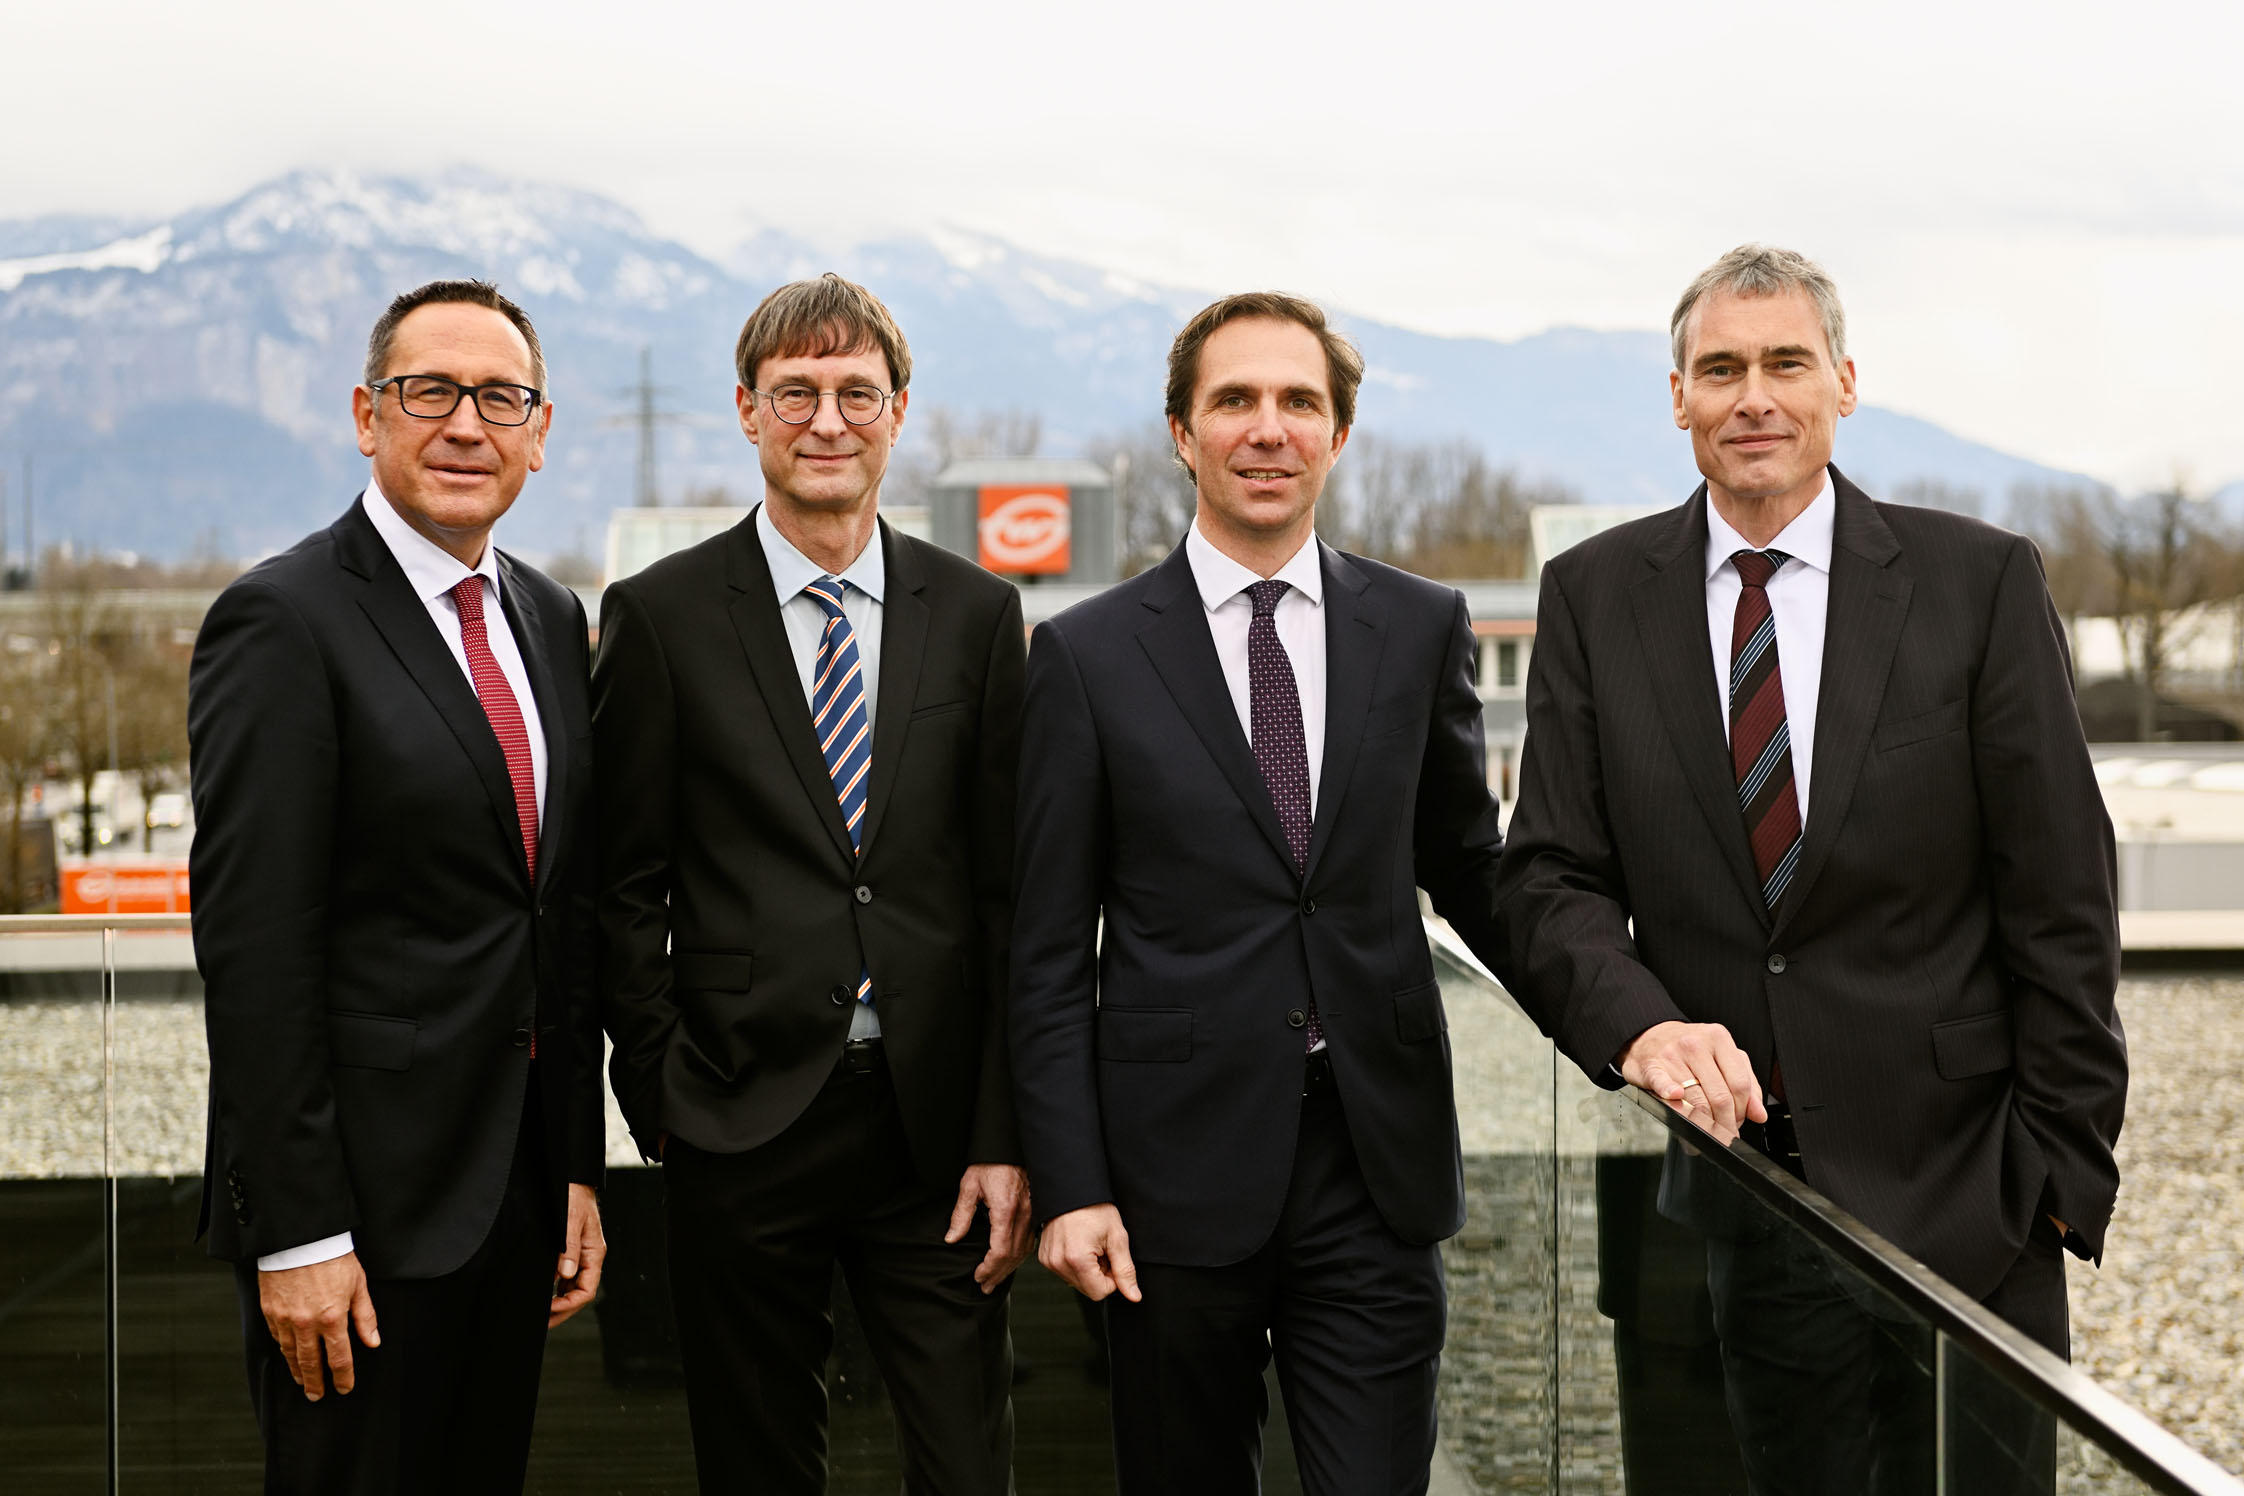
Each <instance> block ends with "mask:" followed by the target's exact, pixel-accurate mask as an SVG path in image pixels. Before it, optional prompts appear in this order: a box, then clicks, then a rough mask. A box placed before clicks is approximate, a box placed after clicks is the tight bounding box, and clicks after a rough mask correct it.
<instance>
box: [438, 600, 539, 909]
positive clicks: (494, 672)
mask: <svg viewBox="0 0 2244 1496" xmlns="http://www.w3.org/2000/svg"><path fill="white" fill-rule="evenodd" d="M452 601H453V602H455V603H457V604H459V608H460V643H461V644H462V645H464V646H465V647H466V651H467V661H468V674H469V675H471V676H473V677H474V679H475V697H476V700H478V701H480V702H482V703H483V715H484V716H486V717H488V718H490V719H491V731H492V732H494V733H496V734H497V735H498V739H499V749H500V751H501V752H503V753H504V754H506V773H507V778H509V779H511V780H513V781H514V816H515V819H516V820H517V821H519V822H521V825H522V858H523V864H524V866H525V867H526V868H527V869H528V870H529V874H530V879H531V881H532V882H536V881H537V876H538V779H537V770H536V768H535V766H534V765H533V764H532V763H531V760H530V730H529V728H528V727H527V726H525V725H524V724H523V721H522V708H521V707H520V706H519V705H517V704H516V702H515V699H514V692H513V690H512V689H511V688H510V687H509V686H508V685H507V683H506V672H504V671H502V670H501V669H499V662H498V661H497V660H496V659H494V658H492V656H491V639H490V635H489V634H488V633H487V632H486V631H485V629H484V627H483V578H482V577H480V576H473V577H469V578H468V579H467V580H466V581H464V582H462V583H460V584H459V585H458V586H457V587H454V588H453V589H452Z"/></svg>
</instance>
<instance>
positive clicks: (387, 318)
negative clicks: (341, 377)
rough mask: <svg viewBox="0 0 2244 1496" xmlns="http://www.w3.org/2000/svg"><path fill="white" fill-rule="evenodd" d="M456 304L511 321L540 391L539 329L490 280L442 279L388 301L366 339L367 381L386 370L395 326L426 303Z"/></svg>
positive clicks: (542, 362)
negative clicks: (526, 347) (482, 309)
mask: <svg viewBox="0 0 2244 1496" xmlns="http://www.w3.org/2000/svg"><path fill="white" fill-rule="evenodd" d="M445 303H458V304H459V305H462V306H480V307H489V308H490V309H491V310H492V311H494V312H497V313H499V314H500V315H502V316H504V317H505V318H506V320H507V321H509V322H511V323H513V324H514V328H515V331H517V332H519V333H521V334H522V341H523V342H525V343H528V344H529V345H530V383H531V384H533V385H535V386H537V388H538V390H539V391H540V392H541V393H542V392H543V391H544V389H545V349H544V348H542V347H541V346H539V343H538V330H537V329H536V328H535V327H532V326H531V325H530V314H529V313H528V312H525V311H524V310H522V308H520V307H518V306H516V305H515V304H514V303H513V302H511V301H509V300H507V298H506V297H504V296H501V295H500V294H499V288H498V287H497V286H494V285H492V284H491V283H490V282H489V281H479V280H441V281H430V282H429V283H428V284H427V285H425V286H422V287H421V288H419V289H418V290H414V291H408V292H406V293H405V294H404V295H403V296H400V297H398V298H397V300H395V301H393V302H391V303H390V304H389V309H388V310H386V311H384V312H383V313H382V315H381V316H380V317H379V318H378V319H376V321H375V323H374V331H373V332H372V333H370V334H368V335H367V339H366V382H367V383H368V384H372V383H373V382H374V381H375V380H377V379H380V378H382V377H383V375H384V374H385V373H386V372H387V371H388V369H389V362H390V345H391V344H392V343H394V342H396V341H397V325H398V324H399V323H400V322H403V321H404V320H405V319H406V317H407V316H408V315H410V314H411V313H413V312H417V311H419V310H420V309H421V308H422V307H425V306H438V305H442V304H445Z"/></svg>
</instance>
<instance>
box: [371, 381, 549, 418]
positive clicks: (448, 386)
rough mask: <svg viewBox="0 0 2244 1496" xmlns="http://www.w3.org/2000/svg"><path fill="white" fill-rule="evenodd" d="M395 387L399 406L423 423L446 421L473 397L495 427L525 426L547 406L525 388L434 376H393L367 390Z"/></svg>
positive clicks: (378, 392)
mask: <svg viewBox="0 0 2244 1496" xmlns="http://www.w3.org/2000/svg"><path fill="white" fill-rule="evenodd" d="M392 385H395V386H396V387H397V403H398V406H399V407H400V408H401V409H402V410H404V412H405V413H406V414H407V415H409V416H419V417H420V418H421V419H422V420H424V421H441V420H443V419H444V418H445V417H446V416H449V415H450V414H452V412H453V411H455V410H458V409H459V408H460V401H461V399H462V398H464V397H465V396H468V395H473V396H474V397H475V408H476V411H477V412H478V413H479V414H480V415H481V416H482V417H483V419H484V420H486V421H489V422H490V423H491V424H492V425H494V426H522V425H527V424H528V423H529V420H530V417H531V416H532V415H534V414H536V412H537V408H538V407H539V406H540V405H542V404H544V403H545V396H544V394H543V393H541V392H540V391H537V390H533V389H531V388H530V387H529V386H528V385H526V384H461V383H460V382H458V381H457V380H452V379H443V378H439V377H438V376H437V375H434V374H393V375H391V376H390V377H389V378H388V379H377V380H375V381H374V382H373V383H372V384H370V385H368V386H367V388H368V389H370V390H372V391H373V392H374V393H375V394H376V395H377V396H379V395H380V394H381V393H382V391H384V390H386V389H388V388H390V387H391V386H392Z"/></svg>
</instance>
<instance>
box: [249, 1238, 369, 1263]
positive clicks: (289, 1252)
mask: <svg viewBox="0 0 2244 1496" xmlns="http://www.w3.org/2000/svg"><path fill="white" fill-rule="evenodd" d="M354 1250H356V1249H355V1248H353V1247H352V1245H351V1234H350V1233H349V1232H348V1231H345V1232H342V1233H340V1234H338V1235H335V1236H323V1237H321V1238H320V1239H319V1240H318V1241H308V1242H306V1243H304V1245H302V1246H300V1247H289V1248H287V1249H286V1250H284V1251H279V1252H267V1253H266V1254H265V1255H264V1256H262V1257H260V1258H258V1259H257V1270H258V1271H259V1272H261V1273H279V1272H286V1271H287V1270H288V1269H290V1268H292V1267H310V1266H311V1265H312V1264H313V1263H315V1262H333V1261H334V1260H335V1259H336V1258H338V1257H345V1256H348V1255H349V1254H350V1253H351V1252H352V1251H354Z"/></svg>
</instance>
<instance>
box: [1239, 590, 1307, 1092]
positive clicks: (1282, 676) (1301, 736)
mask: <svg viewBox="0 0 2244 1496" xmlns="http://www.w3.org/2000/svg"><path fill="white" fill-rule="evenodd" d="M1291 585H1292V584H1291V583H1288V582H1278V581H1267V582H1254V583H1251V584H1250V585H1249V586H1248V587H1247V599H1248V601H1249V602H1251V603H1253V605H1254V621H1253V622H1252V623H1249V624H1248V625H1247V720H1248V721H1249V722H1251V723H1253V731H1252V732H1251V733H1250V734H1249V736H1250V737H1251V738H1252V740H1253V746H1254V761H1255V767H1256V768H1259V769H1260V770H1262V782H1263V783H1264V784H1266V785H1268V786H1269V787H1270V800H1271V803H1272V804H1273V805H1275V806H1276V807H1277V811H1278V826H1279V829H1281V830H1282V831H1284V832H1285V834H1286V847H1287V850H1289V851H1290V852H1292V853H1293V870H1294V872H1296V873H1301V872H1304V871H1306V870H1307V868H1308V866H1309V822H1310V816H1309V739H1308V735H1307V734H1306V733H1304V732H1303V731H1302V729H1301V692H1300V691H1299V690H1298V689H1296V687H1295V685H1294V679H1293V661H1292V660H1290V659H1288V658H1287V657H1286V646H1285V645H1284V644H1283V643H1281V642H1280V641H1279V639H1278V600H1279V599H1280V598H1282V597H1284V596H1285V595H1286V589H1287V588H1288V587H1289V586H1291ZM1307 1016H1308V1024H1307V1031H1306V1032H1305V1033H1304V1035H1303V1038H1304V1039H1305V1041H1306V1047H1307V1048H1310V1049H1315V1048H1316V1047H1317V1046H1318V1045H1319V1044H1321V1043H1323V1042H1324V1037H1325V1026H1324V1024H1323V1022H1322V1021H1321V1020H1320V1019H1319V1018H1318V1016H1317V1000H1316V999H1315V998H1314V997H1312V998H1310V999H1309V1007H1308V1014H1307Z"/></svg>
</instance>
